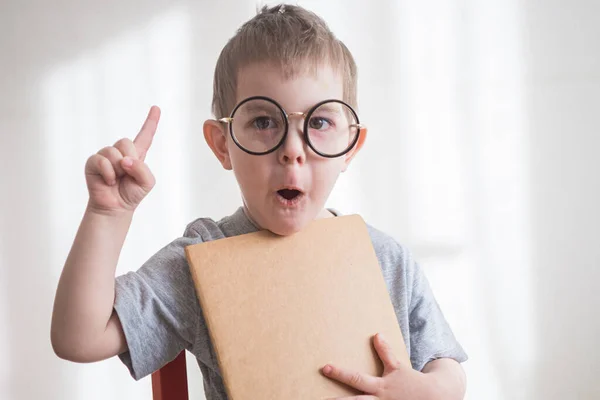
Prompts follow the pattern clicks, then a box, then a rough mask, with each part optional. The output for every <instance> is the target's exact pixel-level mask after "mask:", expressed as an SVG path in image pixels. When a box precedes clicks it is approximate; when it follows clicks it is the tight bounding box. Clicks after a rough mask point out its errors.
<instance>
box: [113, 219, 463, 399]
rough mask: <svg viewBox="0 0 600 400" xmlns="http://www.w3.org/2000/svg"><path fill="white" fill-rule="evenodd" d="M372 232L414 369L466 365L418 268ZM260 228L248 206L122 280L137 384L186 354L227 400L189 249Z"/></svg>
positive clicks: (210, 395) (192, 232)
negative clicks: (442, 363)
mask: <svg viewBox="0 0 600 400" xmlns="http://www.w3.org/2000/svg"><path fill="white" fill-rule="evenodd" d="M368 229H369V234H370V236H371V241H372V243H373V247H374V249H375V253H376V254H377V258H378V260H379V264H380V266H381V271H382V273H383V276H384V278H385V282H386V285H387V288H388V291H389V293H390V297H391V300H392V304H393V306H394V310H395V312H396V317H397V319H398V324H399V325H400V329H401V331H402V334H403V335H404V341H405V344H406V348H407V351H408V354H409V355H410V359H411V362H412V366H413V368H414V369H416V370H418V371H420V370H422V369H423V367H424V366H425V364H427V363H428V362H429V361H432V360H435V359H437V358H452V359H454V360H456V361H458V362H464V361H466V359H467V355H466V354H465V352H464V350H463V349H462V347H461V346H460V344H459V343H458V342H457V341H456V339H455V338H454V335H453V333H452V330H451V329H450V327H449V326H448V323H447V322H446V320H445V318H444V316H443V315H442V312H441V310H440V308H439V306H438V304H437V302H436V300H435V298H434V296H433V293H432V292H431V289H430V287H429V284H428V282H427V279H426V278H425V276H424V275H423V272H422V271H421V270H420V268H419V266H418V264H416V263H415V261H414V260H413V259H412V258H411V256H410V254H409V253H408V252H407V251H406V250H405V249H404V248H403V247H402V246H400V245H399V244H398V243H397V242H396V241H395V240H394V239H392V238H391V237H390V236H388V235H386V234H384V233H382V232H380V231H378V230H376V229H375V228H373V227H371V226H369V227H368ZM256 230H257V228H256V226H254V225H253V223H252V222H251V221H250V220H249V219H248V218H247V216H246V214H245V212H244V211H243V209H242V208H239V209H238V210H237V211H236V212H235V213H234V214H233V215H231V216H228V217H225V218H223V219H221V220H220V221H218V222H215V221H213V220H211V219H207V218H200V219H197V220H196V221H194V222H192V223H190V224H189V225H188V226H187V228H186V230H185V233H184V235H183V237H181V238H179V239H176V240H175V241H173V242H172V243H170V244H168V245H167V246H166V247H164V248H163V249H161V250H160V251H159V252H158V253H156V254H155V255H154V256H152V257H151V258H150V259H149V260H148V261H147V262H146V263H145V264H144V265H143V266H142V267H141V268H140V269H139V270H138V271H136V272H129V273H127V274H125V275H122V276H119V277H118V278H117V279H116V289H115V290H116V295H115V305H114V308H115V310H116V312H117V314H118V315H119V319H120V320H121V324H122V326H123V331H124V333H125V337H126V339H127V346H128V351H126V352H125V353H123V354H121V355H120V356H119V357H120V359H121V360H122V361H123V363H124V364H125V365H126V366H127V368H129V371H130V373H131V375H132V376H133V377H134V378H135V379H136V380H137V379H141V378H143V377H144V376H146V375H149V374H151V373H153V372H154V371H156V370H158V369H159V368H161V367H162V366H163V365H165V364H166V363H168V362H169V361H171V360H173V359H174V358H175V357H176V356H177V355H178V354H179V353H180V352H181V351H182V350H183V349H187V350H189V351H190V352H192V353H193V354H194V355H195V356H196V358H197V360H198V364H199V365H200V369H201V371H202V375H203V377H204V390H205V394H206V398H207V400H224V399H227V395H226V392H225V387H224V386H223V381H222V378H221V373H220V370H219V367H218V364H217V359H216V356H215V352H214V349H213V347H212V343H211V341H210V337H209V334H208V330H207V327H206V323H205V320H204V317H203V315H202V310H201V309H200V305H199V302H198V298H197V297H196V292H195V288H194V283H193V281H192V277H191V275H190V271H189V267H188V263H187V260H186V258H185V253H184V248H185V247H186V246H189V245H192V244H196V243H201V242H208V241H211V240H217V239H222V238H224V237H231V236H236V235H241V234H245V233H250V232H255V231H256Z"/></svg>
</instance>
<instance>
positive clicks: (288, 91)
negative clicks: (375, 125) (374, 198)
mask: <svg viewBox="0 0 600 400" xmlns="http://www.w3.org/2000/svg"><path fill="white" fill-rule="evenodd" d="M251 96H266V97H269V98H271V99H273V100H275V101H277V102H278V103H279V104H280V105H281V106H282V107H283V108H284V109H285V110H286V112H287V113H288V114H289V113H292V112H299V111H301V112H307V111H308V110H309V109H310V108H311V107H312V106H314V105H315V104H317V103H318V102H320V101H322V100H326V99H342V96H343V81H342V77H341V76H340V75H339V74H337V73H336V72H335V71H334V70H333V69H332V68H330V67H328V66H323V67H320V68H318V69H317V73H316V74H313V73H310V72H305V73H298V74H296V76H295V77H294V78H291V79H286V78H285V77H284V76H283V74H282V73H281V70H280V69H279V68H277V67H276V66H273V65H270V64H253V65H250V66H247V67H245V68H243V69H242V70H241V71H239V74H238V86H237V99H236V103H239V102H240V101H242V100H244V99H246V98H248V97H251ZM303 124H304V119H303V118H302V117H297V116H291V117H290V118H289V128H288V129H289V131H288V135H287V138H286V140H285V142H284V143H283V144H282V145H281V146H280V147H279V148H278V149H277V150H275V151H274V152H272V153H269V154H266V155H260V156H256V155H251V154H248V153H246V152H244V151H243V150H241V149H240V148H239V147H237V145H236V144H235V143H234V142H233V140H232V139H231V136H230V135H229V130H228V126H227V125H226V124H223V123H220V122H216V121H207V123H206V124H205V137H206V139H207V142H208V144H209V145H210V147H211V148H212V150H213V152H214V153H215V155H216V156H217V157H218V158H219V160H220V161H221V164H222V165H223V167H224V168H226V169H233V172H234V174H235V177H236V179H237V182H238V184H239V186H240V189H241V192H242V196H243V200H244V206H245V208H246V212H247V214H248V216H249V217H250V218H251V219H252V220H253V222H254V223H255V224H256V225H258V226H259V227H260V228H262V229H268V230H270V231H272V232H274V233H276V234H279V235H289V234H292V233H294V232H297V231H299V230H301V229H302V228H304V227H305V226H306V225H307V224H308V223H309V222H310V221H312V220H314V219H315V218H324V217H328V216H331V214H330V213H329V212H328V211H327V210H325V209H324V205H325V202H326V200H327V198H328V197H329V194H330V192H331V190H332V189H333V186H334V184H335V182H336V180H337V179H338V176H339V175H340V173H341V172H342V171H344V170H345V169H346V168H347V167H348V165H349V163H350V161H351V159H352V157H353V156H354V155H355V154H356V152H357V151H358V150H359V149H360V147H361V146H362V144H363V141H364V138H365V133H366V132H364V133H363V134H361V137H360V139H359V142H358V143H357V145H356V146H355V147H354V149H353V150H351V151H350V152H349V153H347V154H346V155H344V156H340V157H337V158H325V157H321V156H319V155H318V154H316V153H315V152H313V151H312V150H311V149H310V148H309V147H308V145H307V144H306V143H305V141H304V139H303ZM291 197H293V198H291Z"/></svg>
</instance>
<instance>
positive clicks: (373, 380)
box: [322, 334, 444, 400]
mask: <svg viewBox="0 0 600 400" xmlns="http://www.w3.org/2000/svg"><path fill="white" fill-rule="evenodd" d="M374 344H375V350H376V351H377V354H378V355H379V358H380V359H381V361H382V362H383V367H384V369H383V376H381V377H377V376H371V375H367V374H363V373H360V372H356V371H349V370H346V369H344V368H339V367H336V366H333V365H330V364H328V365H325V366H324V367H323V368H322V372H323V374H324V375H325V376H327V377H329V378H331V379H335V380H336V381H339V382H341V383H344V384H346V385H348V386H351V387H353V388H355V389H357V390H359V391H361V392H363V393H365V394H364V395H360V396H352V397H340V398H338V399H346V400H349V399H356V400H358V399H360V400H375V399H380V400H429V399H431V400H433V399H440V397H439V396H438V395H437V394H436V393H438V388H437V384H436V382H435V381H434V380H433V379H431V377H430V376H428V375H427V374H424V373H421V372H418V371H415V370H414V369H412V368H411V367H410V365H406V364H403V363H400V362H399V361H398V359H397V358H396V357H395V356H394V354H393V353H392V349H391V347H390V346H389V344H388V343H387V342H386V341H385V339H384V338H383V337H382V335H381V334H377V335H375V337H374ZM442 398H444V397H442Z"/></svg>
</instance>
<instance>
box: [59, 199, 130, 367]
mask: <svg viewBox="0 0 600 400" xmlns="http://www.w3.org/2000/svg"><path fill="white" fill-rule="evenodd" d="M131 217H132V213H131V212H129V213H127V212H124V213H123V214H121V215H117V216H111V215H103V214H101V213H97V212H95V211H92V210H90V209H88V210H86V212H85V215H84V217H83V220H82V221H81V225H80V227H79V231H78V232H77V236H76V237H75V241H74V243H73V247H72V248H71V252H70V254H69V257H68V258H67V261H66V263H65V266H64V269H63V272H62V274H61V277H60V281H59V284H58V289H57V291H56V298H55V302H54V312H53V315H52V328H51V339H52V347H53V348H54V351H55V352H56V354H57V355H58V356H59V357H61V358H64V359H67V360H70V361H77V362H92V361H99V360H103V359H106V358H109V357H112V356H114V355H117V354H120V353H122V352H123V351H125V350H126V349H127V345H126V342H125V336H124V334H123V329H122V327H121V323H120V321H119V318H118V316H117V314H116V313H114V312H113V303H114V298H115V269H116V266H117V261H118V258H119V254H120V252H121V248H122V246H123V242H124V240H125V236H126V234H127V231H128V229H129V225H130V223H131Z"/></svg>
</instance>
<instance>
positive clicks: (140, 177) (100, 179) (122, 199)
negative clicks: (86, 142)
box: [85, 106, 160, 214]
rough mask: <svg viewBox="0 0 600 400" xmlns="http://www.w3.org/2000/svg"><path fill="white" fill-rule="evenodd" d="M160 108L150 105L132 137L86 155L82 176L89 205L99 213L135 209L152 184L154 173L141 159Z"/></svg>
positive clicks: (154, 127)
mask: <svg viewBox="0 0 600 400" xmlns="http://www.w3.org/2000/svg"><path fill="white" fill-rule="evenodd" d="M159 119H160V108H158V107H157V106H152V107H151V108H150V111H149V113H148V117H147V118H146V121H145V122H144V125H143V126H142V129H141V130H140V132H139V133H138V134H137V136H136V137H135V139H133V141H131V140H130V139H127V138H124V139H120V140H119V141H117V142H116V143H115V144H114V145H113V146H108V147H105V148H103V149H101V150H100V151H99V152H98V153H96V154H94V155H92V156H91V157H90V158H88V160H87V163H86V165H85V178H86V182H87V187H88V192H89V194H90V199H89V203H88V209H90V210H92V211H94V212H98V213H102V214H117V213H119V212H122V211H134V210H135V209H136V207H137V206H138V205H139V204H140V202H141V201H142V199H143V198H144V197H145V196H146V195H147V194H148V193H149V192H150V190H152V188H153V187H154V183H155V179H154V175H152V172H151V171H150V168H148V166H147V165H146V164H145V163H144V160H145V158H146V154H147V153H148V149H150V145H151V144H152V139H153V138H154V134H155V133H156V127H157V126H158V121H159Z"/></svg>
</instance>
